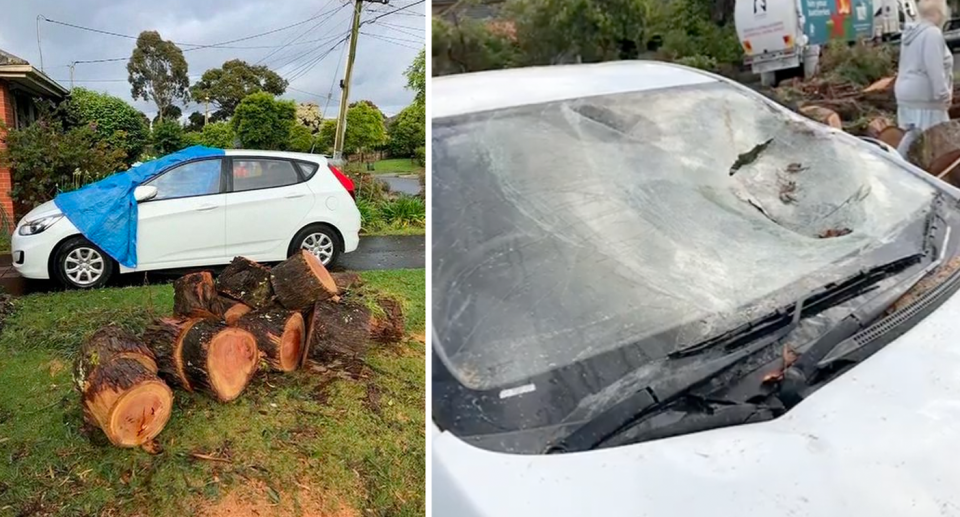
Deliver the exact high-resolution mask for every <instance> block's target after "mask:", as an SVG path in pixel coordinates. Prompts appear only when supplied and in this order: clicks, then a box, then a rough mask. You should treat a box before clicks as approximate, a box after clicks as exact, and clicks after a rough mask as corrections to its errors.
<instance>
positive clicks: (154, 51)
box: [127, 31, 190, 120]
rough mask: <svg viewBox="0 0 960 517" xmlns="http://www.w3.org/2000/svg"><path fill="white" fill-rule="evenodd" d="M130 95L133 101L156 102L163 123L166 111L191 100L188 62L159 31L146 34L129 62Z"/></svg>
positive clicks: (175, 46) (138, 42) (138, 43)
mask: <svg viewBox="0 0 960 517" xmlns="http://www.w3.org/2000/svg"><path fill="white" fill-rule="evenodd" d="M127 74H128V80H129V81H130V94H131V95H132V96H133V98H134V99H143V100H145V101H153V103H154V104H156V105H157V111H158V112H159V113H160V120H163V113H164V110H166V109H169V106H171V105H172V104H173V103H174V101H176V100H178V99H179V100H181V101H183V102H187V101H188V100H190V91H189V86H190V79H189V78H188V77H187V60H186V59H184V57H183V52H182V51H181V50H180V48H179V47H177V45H176V44H174V43H173V42H172V41H164V40H163V39H162V38H161V37H160V33H158V32H156V31H143V32H141V33H140V36H139V37H137V46H136V47H134V49H133V54H132V55H131V56H130V61H128V62H127Z"/></svg>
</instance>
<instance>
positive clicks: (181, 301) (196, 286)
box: [173, 271, 217, 318]
mask: <svg viewBox="0 0 960 517" xmlns="http://www.w3.org/2000/svg"><path fill="white" fill-rule="evenodd" d="M216 298H217V288H216V285H214V282H213V275H211V274H210V272H209V271H201V272H199V273H190V274H189V275H184V276H182V277H180V278H178V279H177V280H176V281H175V282H174V283H173V313H174V314H175V315H177V316H180V317H197V318H205V317H209V315H210V314H211V312H212V310H211V302H213V301H214V300H215V299H216Z"/></svg>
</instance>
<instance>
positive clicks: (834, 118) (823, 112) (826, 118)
mask: <svg viewBox="0 0 960 517" xmlns="http://www.w3.org/2000/svg"><path fill="white" fill-rule="evenodd" d="M800 114H801V115H803V116H805V117H808V118H811V119H813V120H816V121H817V122H820V123H821V124H826V125H828V126H830V127H835V128H837V129H842V128H843V122H842V121H841V120H840V115H837V112H836V111H834V110H832V109H830V108H825V107H823V106H816V105H807V106H803V107H802V108H800Z"/></svg>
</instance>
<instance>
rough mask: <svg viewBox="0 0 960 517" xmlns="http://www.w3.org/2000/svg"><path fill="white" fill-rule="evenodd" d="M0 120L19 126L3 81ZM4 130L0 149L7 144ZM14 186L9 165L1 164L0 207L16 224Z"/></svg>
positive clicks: (11, 97)
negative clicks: (11, 190)
mask: <svg viewBox="0 0 960 517" xmlns="http://www.w3.org/2000/svg"><path fill="white" fill-rule="evenodd" d="M0 121H2V122H3V124H4V125H5V126H6V127H8V128H12V127H17V126H16V118H15V116H14V106H13V94H12V93H11V92H10V88H8V87H7V84H6V83H4V82H3V81H0ZM3 135H4V132H3V130H2V129H0V149H3V148H5V147H6V146H5V145H4V143H3V140H4V139H3ZM11 188H13V179H12V176H11V171H10V168H9V167H3V166H0V208H3V210H4V212H5V213H6V217H7V219H8V224H10V225H14V224H16V221H14V220H13V198H11V197H10V189H11Z"/></svg>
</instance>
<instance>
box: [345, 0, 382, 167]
mask: <svg viewBox="0 0 960 517" xmlns="http://www.w3.org/2000/svg"><path fill="white" fill-rule="evenodd" d="M363 1H364V0H354V4H355V5H354V9H353V27H352V28H351V29H350V53H349V55H348V56H347V71H346V73H345V74H344V78H343V80H342V81H340V90H341V92H340V113H338V114H337V133H336V135H335V137H334V140H333V160H334V162H338V161H339V160H341V159H342V158H343V140H344V136H346V134H347V106H349V105H350V100H349V97H350V78H351V77H352V76H353V60H354V58H356V57H357V36H358V35H359V34H360V13H361V10H362V8H363ZM366 1H368V2H374V3H377V4H384V5H386V4H387V3H389V0H366Z"/></svg>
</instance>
